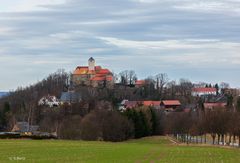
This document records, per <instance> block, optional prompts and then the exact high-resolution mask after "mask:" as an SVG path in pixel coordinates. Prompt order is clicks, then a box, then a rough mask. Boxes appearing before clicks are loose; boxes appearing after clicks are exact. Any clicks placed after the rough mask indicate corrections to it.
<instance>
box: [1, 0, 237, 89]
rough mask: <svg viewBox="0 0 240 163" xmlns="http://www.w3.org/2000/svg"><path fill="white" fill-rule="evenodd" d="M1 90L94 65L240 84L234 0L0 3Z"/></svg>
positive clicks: (28, 0)
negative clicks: (93, 62)
mask: <svg viewBox="0 0 240 163" xmlns="http://www.w3.org/2000/svg"><path fill="white" fill-rule="evenodd" d="M0 2H1V5H0V75H1V77H0V90H9V89H15V88H17V87H18V86H26V85H28V84H31V83H34V82H36V81H39V80H41V79H42V78H44V77H46V76H47V75H48V74H49V73H52V72H55V71H56V70H57V69H59V68H64V69H65V70H66V71H72V70H73V69H74V68H75V67H76V66H77V65H85V64H87V59H88V58H89V57H90V56H93V57H94V58H95V59H96V61H97V63H98V64H99V65H102V66H106V67H108V68H109V69H111V70H112V71H114V72H115V73H118V72H119V71H121V70H125V69H133V70H135V71H136V72H137V74H138V76H139V78H144V77H146V76H149V75H154V74H156V73H160V72H164V73H167V74H168V75H169V78H171V79H172V80H176V79H179V78H181V77H183V78H188V79H190V80H192V81H194V82H199V81H207V82H212V83H215V82H222V81H225V82H229V83H230V84H231V85H232V86H236V87H240V76H239V74H240V0H104V1H100V0H17V1H16V0H7V1H5V0H0Z"/></svg>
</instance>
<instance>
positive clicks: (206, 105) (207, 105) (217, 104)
mask: <svg viewBox="0 0 240 163" xmlns="http://www.w3.org/2000/svg"><path fill="white" fill-rule="evenodd" d="M226 105H227V103H223V102H215V103H204V104H203V106H204V108H205V109H212V108H217V107H225V106H226Z"/></svg>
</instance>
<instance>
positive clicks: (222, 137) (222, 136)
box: [221, 134, 225, 145]
mask: <svg viewBox="0 0 240 163" xmlns="http://www.w3.org/2000/svg"><path fill="white" fill-rule="evenodd" d="M221 139H222V140H221V141H222V145H224V144H225V142H224V134H222V135H221Z"/></svg>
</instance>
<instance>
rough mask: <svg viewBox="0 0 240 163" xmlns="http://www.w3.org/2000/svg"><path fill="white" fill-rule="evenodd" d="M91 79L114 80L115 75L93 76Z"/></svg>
mask: <svg viewBox="0 0 240 163" xmlns="http://www.w3.org/2000/svg"><path fill="white" fill-rule="evenodd" d="M90 80H91V81H104V80H106V81H112V80H113V77H112V76H108V77H106V76H95V77H92V78H91V79H90Z"/></svg>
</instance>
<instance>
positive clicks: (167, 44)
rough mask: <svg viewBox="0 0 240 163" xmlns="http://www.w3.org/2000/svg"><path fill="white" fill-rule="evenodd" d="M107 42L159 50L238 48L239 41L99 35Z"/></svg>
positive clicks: (119, 45)
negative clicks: (123, 37) (126, 38)
mask: <svg viewBox="0 0 240 163" xmlns="http://www.w3.org/2000/svg"><path fill="white" fill-rule="evenodd" d="M99 39H101V40H104V41H105V42H106V43H107V44H110V45H115V46H118V47H120V48H136V49H159V50H161V49H162V50H177V49H186V50H187V49H231V48H235V49H239V50H240V43H238V42H237V43H235V42H222V41H220V40H209V39H202V40H201V39H183V40H164V41H133V40H124V39H118V38H111V37H99Z"/></svg>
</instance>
